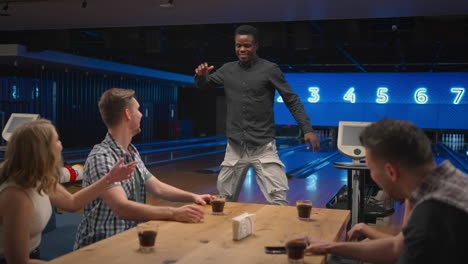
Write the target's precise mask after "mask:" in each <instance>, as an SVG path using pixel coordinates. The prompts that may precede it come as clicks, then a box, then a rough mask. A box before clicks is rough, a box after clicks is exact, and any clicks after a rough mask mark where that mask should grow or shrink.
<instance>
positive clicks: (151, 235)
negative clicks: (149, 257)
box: [136, 222, 159, 253]
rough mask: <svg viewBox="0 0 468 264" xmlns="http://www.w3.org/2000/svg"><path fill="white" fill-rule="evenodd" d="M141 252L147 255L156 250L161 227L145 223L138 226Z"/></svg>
mask: <svg viewBox="0 0 468 264" xmlns="http://www.w3.org/2000/svg"><path fill="white" fill-rule="evenodd" d="M136 230H137V234H138V242H139V245H140V247H139V250H140V252H143V253H147V252H151V251H152V250H153V249H154V244H155V241H156V237H157V236H158V231H159V225H158V224H157V223H152V222H145V223H140V224H138V225H137V226H136Z"/></svg>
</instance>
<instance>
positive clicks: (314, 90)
mask: <svg viewBox="0 0 468 264" xmlns="http://www.w3.org/2000/svg"><path fill="white" fill-rule="evenodd" d="M319 91H320V88H319V87H309V92H310V97H309V98H307V101H308V102H309V103H317V102H318V101H320V95H319Z"/></svg>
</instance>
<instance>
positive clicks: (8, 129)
mask: <svg viewBox="0 0 468 264" xmlns="http://www.w3.org/2000/svg"><path fill="white" fill-rule="evenodd" d="M33 120H34V117H29V116H28V117H21V116H17V117H14V118H13V119H11V123H10V125H9V126H8V127H6V132H8V133H13V130H14V129H15V128H16V127H17V126H19V125H21V124H24V123H26V122H29V121H33Z"/></svg>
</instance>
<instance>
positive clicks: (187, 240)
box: [50, 203, 350, 264]
mask: <svg viewBox="0 0 468 264" xmlns="http://www.w3.org/2000/svg"><path fill="white" fill-rule="evenodd" d="M203 209H204V210H205V212H206V214H205V219H204V220H203V222H202V223H197V224H189V223H179V222H174V221H151V223H157V224H159V233H158V236H157V239H156V248H155V250H154V251H153V252H150V253H140V252H139V251H138V250H137V249H138V237H137V231H136V230H135V229H134V228H133V229H130V230H127V231H125V232H122V233H120V234H117V235H115V236H113V237H110V238H108V239H105V240H103V241H100V242H97V243H95V244H93V245H90V246H88V247H85V248H82V249H80V250H77V251H74V252H72V253H70V254H67V255H65V256H62V257H59V258H57V259H55V260H53V261H51V262H50V263H56V264H58V263H67V264H82V263H89V264H94V263H96V264H103V263H115V264H118V263H135V264H140V263H163V264H168V263H190V264H193V263H243V264H247V263H286V262H287V260H286V255H269V254H265V251H264V247H265V246H282V245H284V244H285V242H286V241H287V240H288V239H289V238H290V235H294V236H297V235H306V234H309V235H313V236H316V237H319V238H321V239H325V240H338V239H339V238H340V236H341V235H342V234H343V231H344V230H345V226H346V223H347V222H348V221H349V218H350V213H349V211H347V210H331V209H320V208H314V209H313V211H312V215H311V221H300V220H298V219H297V210H296V208H295V207H293V206H275V205H265V204H246V203H226V208H225V209H224V212H225V215H222V216H214V215H211V207H210V206H204V207H203ZM244 212H249V213H255V214H256V222H255V231H254V234H253V235H251V236H249V237H247V238H245V239H243V240H241V241H234V240H232V221H231V218H233V217H235V216H237V215H240V214H242V213H244ZM305 263H307V264H315V263H325V256H322V255H320V256H306V257H305Z"/></svg>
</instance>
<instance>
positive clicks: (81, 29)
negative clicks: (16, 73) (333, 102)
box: [0, 0, 468, 75]
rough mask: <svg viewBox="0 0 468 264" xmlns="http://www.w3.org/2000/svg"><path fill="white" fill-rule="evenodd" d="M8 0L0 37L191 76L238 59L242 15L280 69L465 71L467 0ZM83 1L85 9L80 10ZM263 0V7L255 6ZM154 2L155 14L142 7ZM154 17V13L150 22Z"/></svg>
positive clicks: (467, 61) (263, 50)
mask: <svg viewBox="0 0 468 264" xmlns="http://www.w3.org/2000/svg"><path fill="white" fill-rule="evenodd" d="M7 2H8V3H10V6H9V9H8V14H9V15H10V16H6V17H0V30H3V31H0V44H23V45H25V46H26V47H27V48H28V50H29V51H40V50H58V51H63V52H67V53H72V54H76V55H81V56H88V57H94V58H100V59H105V60H109V61H114V62H121V63H126V64H131V65H138V66H143V67H148V68H154V69H158V70H166V71H171V72H176V73H183V74H188V75H191V74H193V70H194V68H195V67H196V66H197V65H198V64H199V63H201V62H208V63H209V64H213V65H215V66H216V67H219V66H221V65H222V64H223V63H225V62H227V61H231V60H235V59H236V57H235V54H234V45H233V44H234V43H233V32H234V29H235V27H236V26H238V25H240V23H244V22H246V21H259V22H256V23H249V24H253V25H255V26H257V27H258V28H259V30H260V39H259V40H260V49H259V54H260V56H262V57H264V58H267V59H269V60H271V61H273V62H276V63H278V64H279V65H280V66H281V68H282V69H283V71H285V72H427V71H437V72H438V71H468V15H467V14H468V1H467V2H464V1H455V0H445V1H439V0H427V1H422V0H414V1H412V2H411V3H412V4H411V5H409V4H406V2H407V1H403V0H395V1H393V2H392V5H389V2H388V1H378V0H375V1H374V0H373V1H371V0H356V1H355V2H354V3H355V5H350V4H347V5H346V6H343V5H342V2H343V1H338V0H327V1H325V0H314V1H312V0H311V1H306V0H297V1H292V0H291V1H276V0H268V1H267V0H258V1H254V2H252V1H247V0H239V1H236V2H235V3H236V4H233V3H234V2H232V3H231V2H229V3H228V1H224V2H223V1H221V2H222V3H220V2H219V1H214V0H199V1H188V0H175V1H174V3H175V5H176V8H172V9H169V10H162V9H161V8H159V7H158V8H156V7H154V6H159V4H160V3H165V2H166V1H165V0H135V1H123V0H114V1H110V0H101V1H84V0H74V1H72V0H66V1H65V0H64V1H58V0H57V1H56V0H11V1H2V0H0V5H4V4H6V3H7ZM83 2H87V3H88V5H87V8H80V5H82V3H83ZM129 3H132V5H129ZM249 3H250V4H249ZM267 3H269V4H270V5H269V6H268V5H267ZM285 3H290V4H289V5H286V4H285ZM332 3H333V5H332ZM340 3H341V4H340ZM428 3H431V4H430V5H429V4H428ZM444 3H446V5H444ZM105 4H106V5H105ZM257 5H259V6H257ZM386 5H387V6H386ZM261 6H263V9H264V10H263V11H253V10H262V9H259V7H261ZM363 6H365V7H366V8H365V9H363V8H362V7H363ZM254 7H255V8H256V9H255V8H254ZM317 7H322V9H320V10H322V11H320V12H318V11H317V10H319V9H318V8H317ZM332 7H333V8H332ZM150 8H152V11H154V12H153V13H148V12H146V11H147V10H148V9H150ZM0 9H2V6H0ZM3 9H4V7H3ZM303 9H308V10H309V11H308V12H305V11H304V10H303ZM34 10H36V12H33V11H34ZM242 10H249V11H245V12H244V13H242ZM310 10H312V11H310ZM372 10H374V11H372ZM384 10H386V11H385V12H383V11H384ZM456 10H458V11H456ZM0 11H1V10H0ZM125 11H128V12H125ZM371 11H372V12H371ZM152 14H157V16H156V17H155V18H154V19H153V20H151V21H150V20H149V18H150V17H151V16H152ZM171 14H172V15H171ZM188 14H191V16H190V17H188V16H189V15H188ZM235 14H236V15H235ZM398 14H401V16H398V17H388V16H389V15H390V16H391V15H393V16H394V15H398ZM443 14H448V15H443ZM111 15H112V16H111ZM198 15H200V18H196V16H198ZM411 15H415V16H411ZM301 19H302V20H301ZM233 21H237V22H236V23H233ZM270 21H281V22H270ZM215 23H218V24H215Z"/></svg>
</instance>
